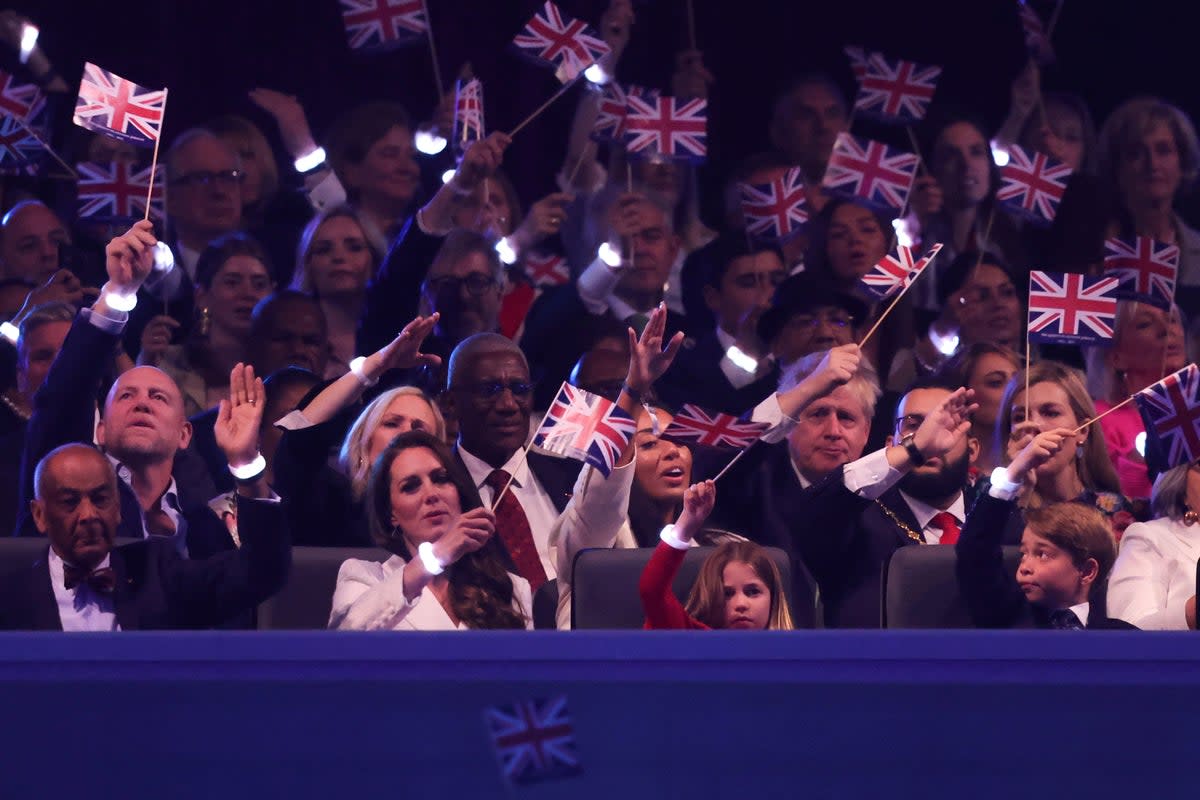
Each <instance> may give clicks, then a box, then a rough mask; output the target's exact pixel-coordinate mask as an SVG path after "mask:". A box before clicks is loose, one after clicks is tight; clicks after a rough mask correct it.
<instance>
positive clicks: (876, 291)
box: [862, 242, 942, 300]
mask: <svg viewBox="0 0 1200 800" xmlns="http://www.w3.org/2000/svg"><path fill="white" fill-rule="evenodd" d="M941 249H942V244H941V242H938V243H936V244H934V245H933V246H932V247H930V248H929V252H928V253H926V254H925V256H924V257H923V258H920V259H916V260H914V259H913V255H912V250H911V249H910V248H908V247H906V246H905V245H898V246H897V247H896V255H894V256H893V255H887V256H884V257H883V259H882V260H881V261H880V262H879V263H878V264H876V265H875V266H874V267H872V268H871V271H870V272H868V273H867V274H866V275H864V276H863V277H862V289H863V291H865V292H866V293H867V294H869V295H871V296H872V297H874V298H877V299H879V300H886V299H887V298H889V297H891V296H892V295H894V294H897V293H899V292H901V291H903V290H904V289H905V288H906V287H907V286H908V285H909V284H910V283H912V282H913V281H914V280H916V278H917V276H918V275H920V274H921V272H922V270H924V269H925V267H927V266H929V262H931V261H933V258H934V256H936V255H937V254H938V252H939V251H940V250H941Z"/></svg>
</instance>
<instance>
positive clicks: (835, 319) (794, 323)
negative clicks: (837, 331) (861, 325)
mask: <svg viewBox="0 0 1200 800" xmlns="http://www.w3.org/2000/svg"><path fill="white" fill-rule="evenodd" d="M853 324H854V317H852V316H850V315H849V314H845V313H842V312H837V311H835V312H827V313H824V314H796V315H795V316H793V317H792V318H791V319H789V320H788V322H787V326H788V327H789V328H813V329H815V328H819V327H821V326H822V325H830V326H832V327H834V328H846V327H849V326H851V325H853Z"/></svg>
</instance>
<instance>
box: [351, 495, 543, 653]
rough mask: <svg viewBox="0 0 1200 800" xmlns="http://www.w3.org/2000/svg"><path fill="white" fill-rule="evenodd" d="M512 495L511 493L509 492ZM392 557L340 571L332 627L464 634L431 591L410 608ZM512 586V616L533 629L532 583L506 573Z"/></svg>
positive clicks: (400, 568) (355, 562) (400, 563)
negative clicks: (520, 617) (522, 620)
mask: <svg viewBox="0 0 1200 800" xmlns="http://www.w3.org/2000/svg"><path fill="white" fill-rule="evenodd" d="M509 491H511V489H510V490H509ZM407 563H408V562H407V561H405V560H404V559H403V558H401V557H400V556H392V557H391V558H389V559H388V560H387V561H384V562H383V563H380V562H377V561H365V560H362V559H358V558H351V559H348V560H346V561H345V562H343V563H342V568H341V569H340V570H338V577H337V586H336V587H335V588H334V590H333V607H332V610H331V612H330V614H329V627H330V628H332V629H335V630H344V631H465V630H467V626H465V625H463V624H462V622H461V621H460V622H458V623H455V622H454V620H452V619H450V615H449V614H447V613H446V609H445V608H444V607H443V606H442V604H441V603H440V602H438V599H437V597H436V596H435V595H434V593H433V591H432V590H431V589H430V588H429V586H428V585H426V586H425V588H423V589H422V590H421V593H420V594H419V595H417V596H416V597H415V598H413V600H412V602H409V601H408V600H407V599H405V597H404V566H405V565H406V564H407ZM507 574H508V579H509V580H510V581H512V585H513V603H512V604H513V610H514V611H516V612H517V613H518V614H521V615H522V616H523V617H525V627H526V628H532V627H533V620H532V613H533V612H532V609H533V594H532V592H531V591H530V590H529V581H527V580H525V579H524V578H522V577H521V576H520V575H513V574H512V573H511V572H509V573H507Z"/></svg>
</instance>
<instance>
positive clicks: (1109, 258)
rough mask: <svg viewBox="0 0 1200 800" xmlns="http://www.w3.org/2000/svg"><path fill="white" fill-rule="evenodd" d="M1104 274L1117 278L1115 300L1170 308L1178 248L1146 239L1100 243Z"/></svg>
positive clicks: (1176, 270) (1136, 238)
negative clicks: (1140, 302)
mask: <svg viewBox="0 0 1200 800" xmlns="http://www.w3.org/2000/svg"><path fill="white" fill-rule="evenodd" d="M1104 250H1105V254H1104V271H1105V272H1108V273H1112V274H1113V275H1115V276H1117V277H1118V278H1120V279H1121V286H1120V288H1118V289H1117V297H1122V298H1128V299H1131V300H1142V301H1145V302H1147V303H1151V304H1153V305H1156V306H1159V307H1161V308H1170V307H1171V303H1172V302H1174V300H1175V281H1176V278H1177V277H1178V274H1179V247H1177V246H1176V245H1173V244H1167V243H1166V242H1159V241H1155V240H1154V239H1151V238H1150V237H1149V236H1135V237H1134V238H1133V239H1108V240H1106V241H1105V242H1104Z"/></svg>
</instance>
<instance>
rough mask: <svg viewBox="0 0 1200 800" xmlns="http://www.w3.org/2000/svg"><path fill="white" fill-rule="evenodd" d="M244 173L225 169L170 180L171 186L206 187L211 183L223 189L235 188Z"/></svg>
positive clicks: (238, 170) (188, 174) (187, 174)
mask: <svg viewBox="0 0 1200 800" xmlns="http://www.w3.org/2000/svg"><path fill="white" fill-rule="evenodd" d="M243 177H245V173H244V172H242V171H241V170H240V169H226V170H222V171H220V172H189V173H186V174H184V175H180V176H179V177H177V178H172V179H171V185H172V186H208V185H210V184H213V183H217V184H220V185H221V186H224V187H227V188H228V187H232V186H237V185H238V184H239V183H241V182H242V178H243Z"/></svg>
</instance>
